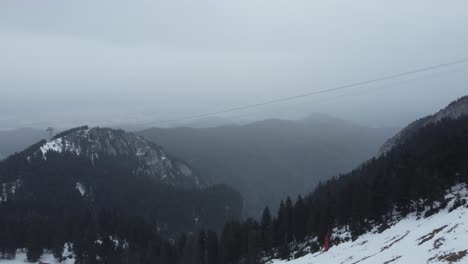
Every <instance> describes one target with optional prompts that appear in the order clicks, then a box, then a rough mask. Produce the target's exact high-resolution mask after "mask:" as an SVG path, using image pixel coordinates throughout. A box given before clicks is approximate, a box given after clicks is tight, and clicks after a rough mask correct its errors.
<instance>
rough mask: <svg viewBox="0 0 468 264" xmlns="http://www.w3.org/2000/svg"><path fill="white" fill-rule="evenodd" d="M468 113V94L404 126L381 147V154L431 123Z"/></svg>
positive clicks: (456, 117)
mask: <svg viewBox="0 0 468 264" xmlns="http://www.w3.org/2000/svg"><path fill="white" fill-rule="evenodd" d="M464 115H468V95H467V96H464V97H461V98H459V99H458V100H456V101H453V102H452V103H450V104H449V105H448V106H447V107H445V108H444V109H441V110H440V111H438V112H437V113H435V114H433V115H429V116H426V117H424V118H421V119H418V120H416V121H414V122H413V123H411V124H409V125H408V126H406V127H405V128H403V129H402V130H401V131H400V132H399V133H398V134H396V135H395V136H393V137H391V138H390V139H388V140H387V141H386V142H385V143H384V144H383V145H382V147H381V148H380V150H379V155H382V154H385V153H386V152H388V151H390V150H391V149H392V148H393V147H395V146H398V145H401V144H403V143H404V142H405V141H407V140H408V139H410V138H411V137H412V136H413V135H414V134H415V133H416V132H417V131H418V130H420V129H421V128H423V127H425V126H427V125H429V124H434V123H437V122H439V121H441V120H443V119H445V118H449V119H458V118H460V117H461V116H464Z"/></svg>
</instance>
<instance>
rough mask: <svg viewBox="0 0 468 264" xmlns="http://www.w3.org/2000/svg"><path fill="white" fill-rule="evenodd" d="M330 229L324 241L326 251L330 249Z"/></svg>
mask: <svg viewBox="0 0 468 264" xmlns="http://www.w3.org/2000/svg"><path fill="white" fill-rule="evenodd" d="M330 235H331V234H330V231H328V232H327V234H326V235H325V240H324V242H323V251H324V252H326V251H328V250H329V249H330V241H329V240H330Z"/></svg>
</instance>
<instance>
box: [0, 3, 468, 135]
mask: <svg viewBox="0 0 468 264" xmlns="http://www.w3.org/2000/svg"><path fill="white" fill-rule="evenodd" d="M467 9H468V2H466V1H453V2H450V3H446V2H439V1H422V0H417V1H411V2H407V1H402V0H398V1H392V2H376V1H371V0H365V1H361V2H360V4H355V3H351V2H349V3H344V2H341V1H338V0H332V1H326V2H321V3H317V2H309V1H304V0H294V1H287V2H286V1H281V0H272V1H265V0H254V1H247V0H240V1H214V0H202V1H197V2H192V1H188V0H177V1H146V0H136V1H131V3H130V2H127V1H120V0H119V1H110V0H104V1H99V2H95V1H90V0H85V1H79V2H63V1H59V0H47V1H27V0H20V1H19V0H6V1H2V2H1V3H0V57H1V58H2V59H1V60H0V87H1V88H0V92H1V96H0V129H5V128H17V127H46V126H48V125H53V126H59V127H67V126H75V125H81V124H92V125H115V124H142V123H145V124H148V123H150V122H152V121H158V120H167V119H178V118H183V117H185V116H191V115H197V114H203V113H207V112H214V111H218V110H223V109H229V108H232V107H238V106H243V105H249V104H255V103H259V102H264V101H269V100H274V99H277V98H282V97H288V96H294V95H297V94H302V93H307V92H311V91H316V90H322V89H328V88H333V87H336V86H340V85H346V84H349V83H354V82H359V81H363V80H368V79H373V78H376V77H380V76H386V75H391V74H394V73H399V72H404V71H408V70H412V69H415V68H421V67H426V66H430V65H434V64H439V63H444V62H448V61H454V60H459V59H463V58H465V57H466V56H468V53H467V52H466V47H467V46H468V34H467V31H466V25H467V24H468V16H466V12H465V11H466V10H467ZM467 71H468V65H466V64H463V65H457V66H453V67H447V68H444V69H440V70H437V71H432V72H426V73H421V74H416V75H412V76H408V77H404V78H400V79H395V80H391V81H386V82H381V83H377V84H372V85H367V86H360V87H355V88H353V89H347V90H342V91H336V92H332V93H327V94H322V95H316V96H311V97H306V98H302V99H299V100H294V101H290V102H285V103H279V104H274V105H268V106H263V107H259V108H255V109H249V110H245V111H237V112H232V113H227V114H224V115H220V116H219V117H221V118H226V119H229V120H233V121H235V122H238V121H239V122H248V121H254V120H261V119H265V118H283V119H298V118H301V117H304V116H306V115H308V114H311V113H314V112H319V113H326V114H329V115H332V116H335V117H338V118H343V119H346V120H350V121H353V122H356V123H359V124H362V125H367V126H374V127H379V126H391V127H402V126H404V125H406V124H407V123H409V122H411V121H412V120H414V119H417V118H419V117H422V116H425V115H428V114H431V113H433V112H436V111H437V110H439V109H441V108H443V107H444V106H446V105H447V104H448V103H450V102H451V101H453V100H455V99H456V98H458V97H461V96H463V95H465V94H467V91H468V87H467V85H466V83H467V80H468V74H467ZM193 121H195V122H196V121H197V120H196V119H194V120H193ZM187 122H192V120H188V121H187ZM168 125H171V124H170V123H157V122H156V123H153V124H151V125H148V126H168Z"/></svg>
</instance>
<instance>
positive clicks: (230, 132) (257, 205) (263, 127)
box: [137, 113, 396, 216]
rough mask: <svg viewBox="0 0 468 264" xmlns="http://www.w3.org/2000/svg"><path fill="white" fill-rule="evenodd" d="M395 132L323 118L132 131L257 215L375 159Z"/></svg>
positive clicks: (313, 117) (318, 116) (321, 115)
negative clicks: (234, 194) (233, 193)
mask: <svg viewBox="0 0 468 264" xmlns="http://www.w3.org/2000/svg"><path fill="white" fill-rule="evenodd" d="M395 132H396V129H393V128H368V127H364V126H359V125H356V124H354V123H352V122H349V121H346V120H342V119H339V118H334V117H331V116H329V115H326V114H318V113H316V114H313V115H310V116H309V117H307V118H305V119H302V120H294V121H293V120H281V119H267V120H263V121H258V122H254V123H250V124H246V125H226V126H220V127H213V128H198V129H196V128H188V127H179V128H153V129H147V130H144V131H141V132H137V134H138V135H141V136H143V137H145V138H147V139H149V140H153V141H154V142H157V143H158V144H161V145H162V146H163V147H164V148H165V149H167V150H168V151H169V152H171V153H173V154H174V155H176V156H178V157H181V158H183V159H184V160H185V161H186V162H187V163H188V164H190V165H191V166H192V167H193V168H195V169H196V170H197V171H199V172H200V174H202V175H204V177H206V178H207V179H208V180H209V181H211V182H214V183H224V184H228V185H230V186H233V187H234V188H235V189H237V190H239V191H240V192H241V193H242V195H243V196H244V199H245V201H246V202H245V203H246V204H245V207H246V214H247V215H251V216H255V215H258V214H259V213H260V212H261V210H262V209H263V208H264V206H266V205H268V206H272V208H271V209H272V210H275V209H276V208H275V206H276V205H277V204H278V202H279V199H281V198H283V197H284V196H286V195H292V196H296V195H298V194H300V193H306V192H309V191H311V190H312V189H313V187H314V186H315V184H317V183H318V182H319V181H321V180H325V179H327V178H328V177H331V176H333V175H336V174H338V173H340V172H345V171H347V170H350V169H352V168H353V167H355V166H356V165H358V164H359V163H361V162H362V161H364V160H367V159H368V158H369V157H371V156H373V155H375V153H376V152H377V150H378V147H379V146H380V145H381V144H382V143H383V142H384V141H385V140H386V139H387V138H389V137H390V136H391V135H393V134H394V133H395Z"/></svg>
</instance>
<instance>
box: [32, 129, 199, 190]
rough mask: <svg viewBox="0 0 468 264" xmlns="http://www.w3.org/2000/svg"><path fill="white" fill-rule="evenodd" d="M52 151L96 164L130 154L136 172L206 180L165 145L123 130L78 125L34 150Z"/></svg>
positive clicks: (188, 181)
mask: <svg viewBox="0 0 468 264" xmlns="http://www.w3.org/2000/svg"><path fill="white" fill-rule="evenodd" d="M50 152H55V153H63V152H68V153H72V154H75V155H77V156H81V157H85V158H88V159H90V160H91V161H92V163H93V164H94V163H95V162H97V161H98V160H99V159H100V158H102V157H106V158H113V157H119V158H129V159H134V160H135V161H136V163H137V164H138V165H137V167H136V168H135V171H134V173H135V174H140V175H141V174H143V175H146V176H149V177H151V178H153V179H154V180H155V181H158V182H163V183H167V184H171V185H180V184H182V183H183V185H184V186H185V187H201V186H202V185H203V181H202V180H201V179H200V178H199V176H198V175H197V174H196V173H195V172H194V171H193V170H192V168H191V167H190V166H189V165H187V164H185V163H183V162H182V161H179V160H177V159H174V158H171V157H169V156H168V154H167V153H166V152H165V151H164V150H163V149H162V147H160V146H158V145H156V144H154V143H152V142H150V141H147V140H146V139H144V138H142V137H139V136H136V135H134V134H132V133H126V132H125V131H123V130H116V129H111V128H100V127H95V128H89V127H88V126H83V127H78V128H74V129H70V130H68V131H64V132H62V133H59V134H57V135H56V136H55V137H53V138H52V139H51V140H49V141H43V142H42V143H41V144H39V146H38V148H37V149H35V150H33V152H32V153H33V154H32V155H34V156H35V157H38V156H41V157H42V158H43V159H47V156H48V154H49V153H50Z"/></svg>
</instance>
